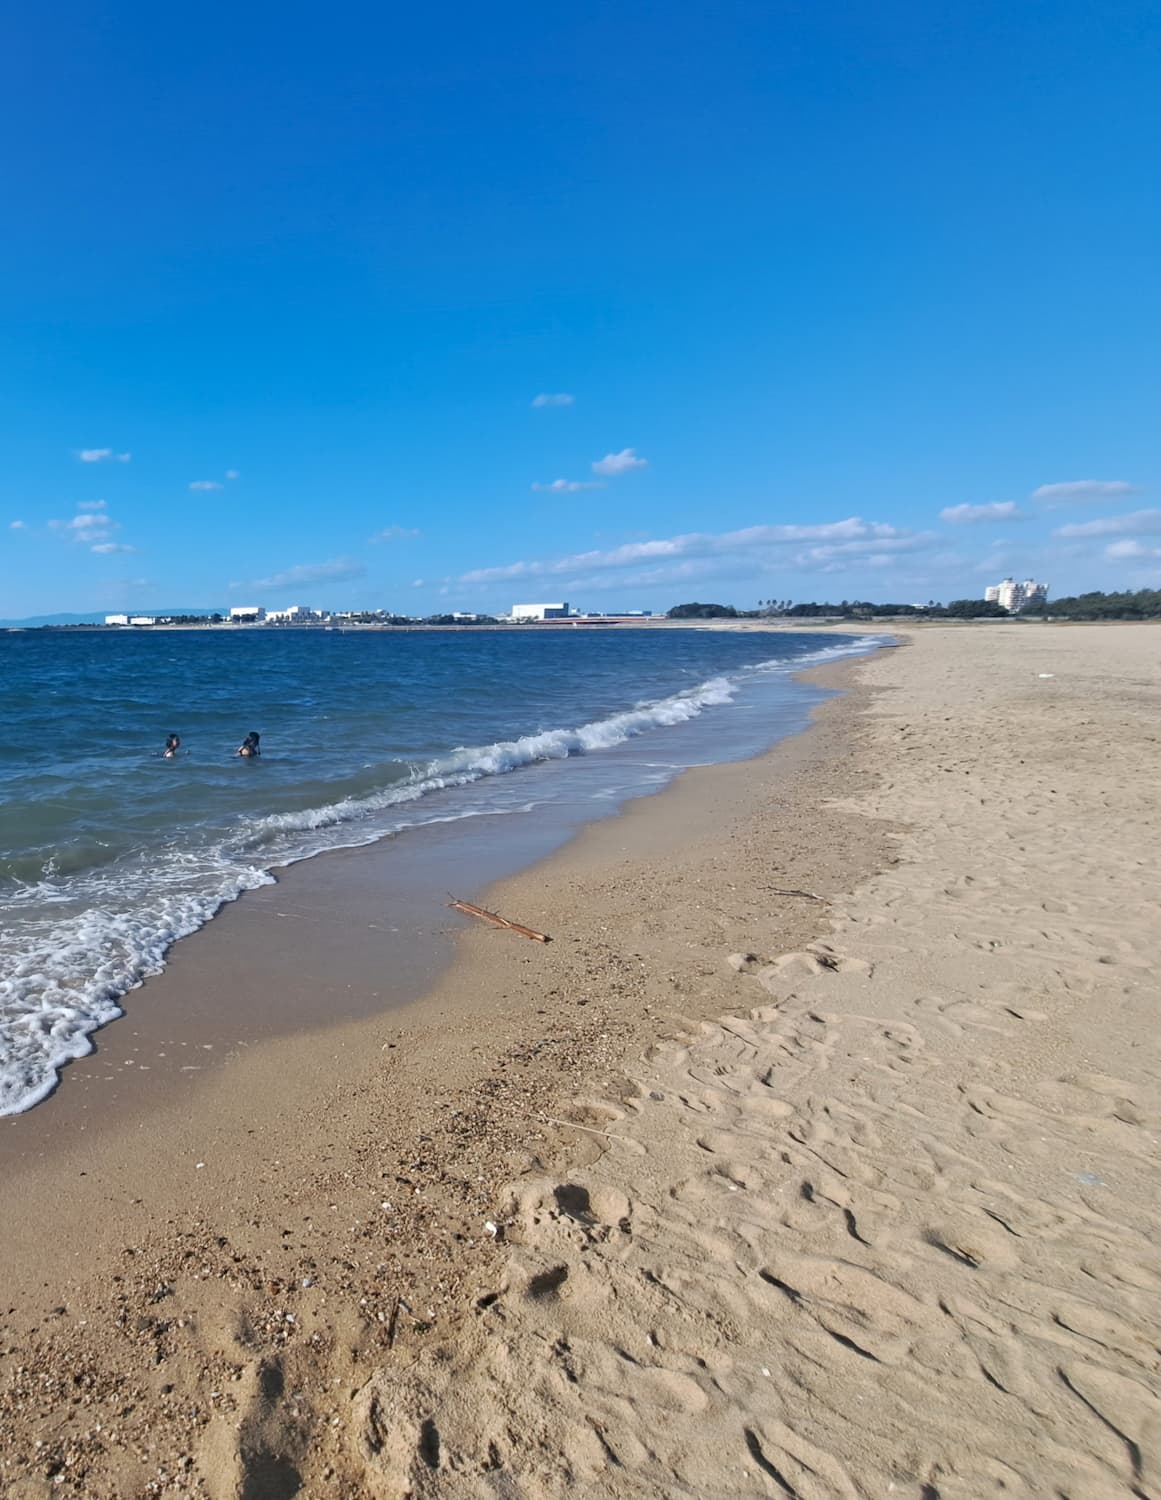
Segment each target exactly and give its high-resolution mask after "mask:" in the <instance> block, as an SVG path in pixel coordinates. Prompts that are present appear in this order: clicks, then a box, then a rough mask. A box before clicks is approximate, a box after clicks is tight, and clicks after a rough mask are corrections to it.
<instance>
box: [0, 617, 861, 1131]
mask: <svg viewBox="0 0 1161 1500" xmlns="http://www.w3.org/2000/svg"><path fill="white" fill-rule="evenodd" d="M877 644H879V643H878V641H876V640H875V638H874V637H861V638H859V639H857V640H853V641H843V642H839V643H836V644H835V645H834V646H830V647H826V648H824V649H822V650H820V651H816V652H812V653H809V654H804V655H802V656H798V657H795V658H792V659H786V658H779V659H777V660H774V661H770V662H764V663H759V664H758V665H757V666H751V667H745V668H742V669H740V670H739V671H737V672H736V673H735V674H734V675H733V676H732V677H724V676H721V677H714V678H711V679H710V680H709V681H707V682H703V683H700V684H699V685H698V686H696V687H693V688H691V689H689V690H687V691H685V692H682V693H677V694H674V695H673V696H671V697H668V698H663V699H660V700H658V701H656V702H652V703H641V704H638V705H637V706H636V707H635V708H632V709H629V710H626V711H624V712H622V713H617V714H612V715H610V716H608V717H607V718H604V719H597V720H593V721H592V722H590V723H586V724H582V725H580V726H578V727H576V728H563V729H559V728H558V729H547V730H542V731H540V732H538V733H536V734H528V735H524V736H522V737H520V738H519V739H514V740H506V741H500V742H498V743H496V744H492V745H486V746H475V747H461V748H459V749H456V750H453V751H451V752H450V753H448V754H446V755H443V756H439V757H437V758H435V759H433V760H431V761H429V762H426V763H421V764H417V765H414V766H413V767H412V768H411V771H410V774H408V775H405V777H404V779H401V780H399V781H396V782H395V783H394V784H392V785H390V786H388V787H385V788H383V789H381V790H379V791H376V792H372V793H370V794H368V795H366V796H362V797H347V798H342V799H340V800H339V801H337V802H334V803H330V804H326V805H323V806H320V807H313V808H307V809H305V810H301V811H293V812H285V813H276V814H269V815H267V816H265V817H261V818H257V819H254V820H252V821H251V822H249V823H247V824H246V825H244V826H243V828H242V829H241V830H239V832H238V833H237V834H235V835H234V836H233V837H232V838H230V839H227V840H221V841H219V842H218V843H216V844H207V845H206V846H205V847H201V848H190V847H186V846H182V845H177V844H175V845H174V846H173V847H171V848H170V849H169V850H168V851H166V857H165V858H164V859H159V858H158V857H157V854H156V851H155V852H154V854H153V856H152V857H150V858H149V859H148V860H145V859H142V860H141V862H140V864H139V865H138V866H134V867H132V868H125V867H123V866H107V867H105V868H104V869H102V870H100V871H93V872H90V873H89V874H88V875H85V876H82V877H78V878H75V879H70V880H68V881H65V882H63V883H61V884H59V885H58V884H54V883H53V882H52V881H50V880H45V881H43V882H38V883H37V884H36V885H31V884H30V885H25V886H22V887H19V888H17V889H16V890H15V891H10V892H9V894H8V897H7V898H6V900H7V905H8V906H9V908H14V907H19V908H20V911H21V921H20V923H19V932H18V936H16V937H12V938H11V940H10V936H9V934H8V932H0V964H2V969H0V973H2V975H3V977H2V978H0V1116H2V1115H12V1114H19V1113H20V1112H22V1111H24V1110H27V1109H30V1108H32V1106H33V1105H35V1104H37V1103H39V1102H40V1101H41V1100H42V1099H43V1098H44V1097H45V1096H46V1095H47V1094H49V1093H51V1092H52V1090H53V1088H54V1087H55V1085H56V1081H57V1074H58V1071H59V1069H60V1068H61V1067H63V1066H64V1064H65V1063H67V1062H69V1061H71V1060H73V1059H74V1058H79V1057H83V1056H84V1055H85V1054H86V1053H88V1052H90V1051H91V1050H92V1046H93V1044H92V1040H91V1037H92V1033H93V1032H95V1031H96V1030H98V1029H99V1028H100V1027H101V1026H104V1025H106V1024H107V1023H108V1022H109V1021H112V1020H114V1019H115V1018H116V1017H118V1016H119V1015H121V1014H122V1010H121V1007H120V1004H119V1003H118V1002H119V1001H120V999H121V997H122V996H123V995H125V994H126V993H127V992H128V991H130V990H133V989H135V988H137V987H138V986H139V985H141V984H142V983H143V982H144V981H145V980H146V979H147V978H149V977H150V976H151V975H155V974H158V973H160V972H161V970H162V969H163V968H164V966H165V957H166V954H167V952H168V950H169V948H170V947H171V946H172V945H173V943H175V942H176V941H177V940H178V939H179V938H182V937H186V936H188V935H189V934H190V933H193V932H195V931H197V929H198V928H199V927H202V926H204V925H205V923H206V922H207V921H209V920H210V918H211V917H212V916H213V915H214V913H215V912H216V911H218V910H219V909H220V908H221V907H222V906H223V905H225V904H226V903H227V902H230V901H233V900H234V899H236V898H237V897H238V896H239V895H241V894H242V892H243V891H247V890H254V889H256V888H257V887H259V886H262V885H269V884H271V883H272V882H273V877H272V876H271V875H270V873H269V868H268V866H272V865H285V864H290V863H293V862H294V861H296V860H301V859H308V858H310V857H311V856H313V855H316V854H319V853H322V852H324V851H325V850H327V849H333V848H341V847H349V846H353V845H358V844H364V843H370V842H374V841H375V840H377V839H380V838H382V837H384V836H385V835H388V834H390V833H392V832H396V831H398V830H399V829H401V828H403V827H406V826H408V825H409V824H414V823H416V822H436V821H438V822H446V821H451V820H454V819H457V818H460V817H473V816H479V815H480V813H481V809H480V808H479V807H476V808H467V807H465V808H463V809H461V810H458V811H452V812H450V813H449V812H448V810H447V808H446V806H445V805H443V804H441V805H440V806H439V807H438V808H436V807H434V806H433V807H432V809H431V811H430V813H429V814H428V815H426V816H413V815H410V814H408V813H407V812H406V809H407V808H408V806H409V805H411V804H415V803H419V802H421V800H422V799H423V798H425V797H427V796H429V795H430V794H432V793H436V792H442V791H447V790H449V789H455V788H457V787H464V786H467V785H469V784H472V783H475V782H479V781H482V780H484V779H485V778H488V777H494V776H501V775H505V774H507V773H509V772H512V771H517V770H519V769H520V768H522V767H525V766H530V765H533V764H536V763H539V762H545V761H557V760H565V759H567V758H569V757H571V756H581V755H591V754H594V753H599V752H601V751H604V750H609V749H612V748H614V747H616V746H618V745H622V744H624V743H625V742H626V741H628V740H630V739H633V738H634V737H636V736H638V735H642V734H646V733H648V732H650V731H653V730H661V729H665V728H667V727H672V726H674V725H680V724H684V723H688V722H689V721H690V720H693V719H696V718H697V717H699V716H700V715H701V714H702V713H704V712H705V711H706V710H707V709H711V708H715V707H719V706H722V705H726V704H729V703H731V702H732V701H733V699H734V697H735V695H736V694H737V692H738V691H739V688H740V687H741V686H742V685H743V684H744V683H745V682H746V680H747V679H750V678H752V677H753V676H754V675H756V674H763V673H769V674H777V675H789V674H790V673H793V672H797V671H800V670H802V669H804V668H808V667H811V666H815V665H818V664H820V663H821V662H824V661H828V660H832V659H834V658H836V657H841V656H849V655H853V654H860V653H862V652H865V651H866V650H868V649H870V648H871V647H873V646H875V645H877ZM673 769H674V770H676V769H678V768H677V767H674V768H673ZM651 785H654V786H655V785H656V778H655V777H654V778H651ZM532 806H533V804H530V803H527V802H524V801H521V802H519V803H518V804H515V805H512V804H509V805H508V807H507V808H506V809H505V810H507V811H521V812H526V811H528V810H529V809H530V807H532ZM486 810H489V809H485V811H486ZM30 918H31V920H30ZM7 925H8V924H5V926H7Z"/></svg>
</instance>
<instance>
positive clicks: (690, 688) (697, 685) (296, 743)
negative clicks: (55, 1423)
mask: <svg viewBox="0 0 1161 1500" xmlns="http://www.w3.org/2000/svg"><path fill="white" fill-rule="evenodd" d="M874 644H877V643H876V642H874V641H873V640H871V639H868V638H861V637H851V636H836V635H832V634H829V633H828V634H826V635H822V634H812V633H803V634H793V635H791V634H775V633H769V634H767V633H760V632H753V633H748V632H734V631H698V630H659V629H656V628H654V629H652V630H651V629H649V628H648V627H646V628H642V629H623V628H617V629H607V630H606V629H593V628H591V627H586V628H578V629H575V630H569V629H551V630H543V629H538V628H536V627H526V628H524V629H522V630H517V631H507V630H496V631H486V630H479V631H470V632H468V631H447V632H442V631H404V630H389V631H381V632H380V631H338V630H334V631H331V630H280V629H271V628H265V629H238V630H231V629H230V628H229V627H223V628H217V629H213V630H208V629H207V630H191V631H176V630H174V631H103V630H102V631H45V630H40V631H12V632H7V633H6V632H0V1115H4V1114H15V1113H18V1112H20V1111H22V1110H25V1109H28V1108H30V1107H31V1106H32V1105H34V1104H36V1103H37V1102H39V1101H40V1100H41V1099H43V1098H44V1097H45V1095H46V1094H48V1093H49V1092H51V1090H52V1088H53V1087H54V1086H55V1083H56V1080H57V1075H58V1070H59V1068H60V1067H61V1066H62V1065H63V1064H64V1063H66V1062H67V1061H69V1060H70V1059H71V1058H75V1057H79V1056H82V1055H83V1054H84V1053H86V1052H87V1051H89V1050H90V1048H91V1042H90V1040H89V1039H90V1037H91V1034H92V1033H93V1032H94V1031H95V1030H96V1029H97V1028H98V1027H100V1026H102V1025H104V1024H105V1023H106V1022H108V1021H111V1020H113V1019H115V1018H116V1017H117V1016H118V1015H120V1013H121V1012H120V1008H119V1005H118V1001H119V999H120V997H121V996H122V995H124V994H125V993H126V991H128V990H130V989H132V988H134V987H136V986H137V985H139V984H141V983H142V981H143V980H144V979H146V978H147V977H148V976H149V975H151V974H156V973H158V972H159V971H160V970H161V969H162V968H163V967H164V964H165V957H166V953H167V951H168V949H169V948H170V947H171V946H172V944H173V943H174V942H175V941H177V940H178V939H179V938H182V937H184V936H186V935H188V934H190V933H192V932H194V931H196V930H197V929H198V928H199V927H201V926H202V925H204V924H205V923H206V922H208V921H209V920H210V919H211V918H212V917H213V915H214V913H215V912H216V911H218V910H219V909H220V908H221V907H222V906H223V904H224V903H226V902H229V901H232V900H234V899H235V898H236V897H237V896H239V895H240V894H241V893H242V892H243V891H246V890H252V889H254V888H255V887H257V886H260V885H265V884H269V883H270V882H271V881H272V880H273V878H274V877H273V875H272V874H271V871H272V870H274V869H276V868H277V867H279V866H281V865H286V864H290V863H293V862H294V861H296V860H302V859H307V858H310V857H311V856H313V855H316V854H319V853H322V852H324V851H326V850H331V849H337V848H342V847H344V846H354V845H358V844H365V843H369V842H372V841H374V840H378V839H382V838H385V837H389V836H393V835H400V834H402V833H403V832H404V831H405V830H409V829H410V830H417V833H416V835H413V836H418V831H421V829H422V825H423V824H425V823H434V822H446V821H448V820H449V819H455V818H461V817H476V816H480V815H485V814H486V815H489V816H492V817H494V818H495V819H496V820H497V821H496V825H495V826H496V828H497V830H498V831H497V833H496V837H502V836H503V834H502V828H503V826H504V824H503V819H504V817H505V816H506V815H509V814H523V815H529V814H531V815H536V813H537V811H538V810H539V811H540V812H541V813H543V814H547V812H548V810H549V807H550V804H551V803H553V802H554V801H555V802H559V801H560V800H562V799H570V800H571V801H573V802H576V801H580V802H583V803H584V804H585V806H586V807H591V809H592V815H593V816H598V815H600V814H601V813H602V812H605V811H607V810H608V808H609V805H610V803H614V804H616V803H619V802H621V801H623V800H624V799H625V798H627V797H631V796H634V795H641V794H643V793H645V792H649V791H652V790H655V789H656V788H657V787H659V786H661V785H663V784H664V783H665V782H666V781H667V780H669V779H671V778H672V776H673V775H674V774H676V772H677V771H679V770H680V769H682V768H683V767H685V766H688V765H692V764H699V763H705V762H711V761H717V760H724V759H733V758H740V757H742V756H746V755H753V754H757V753H758V752H759V751H761V750H762V749H764V748H765V747H766V746H768V745H769V744H771V743H773V741H775V740H776V739H778V738H779V737H780V736H781V735H783V734H786V733H789V732H792V731H793V730H796V729H798V728H800V727H802V724H803V723H804V722H805V717H806V713H807V711H808V708H809V706H810V704H811V703H812V702H814V701H817V697H818V694H817V693H813V692H811V691H810V690H807V689H805V688H803V687H802V686H801V685H799V684H796V683H794V682H793V681H792V679H791V674H792V673H793V672H795V671H797V670H798V669H800V668H803V667H808V666H811V665H813V664H816V663H821V662H823V661H826V660H831V659H834V658H835V657H838V656H842V655H847V654H853V653H857V652H860V651H864V650H868V649H870V648H871V647H872V646H873V645H874ZM250 730H257V731H258V732H259V733H260V735H261V736H262V755H261V757H260V758H259V759H257V760H244V759H240V758H239V757H238V756H237V755H236V754H235V752H236V750H237V747H238V745H239V744H240V743H241V741H242V739H243V737H244V736H245V734H246V733H247V732H248V731H250ZM171 731H173V732H176V733H178V734H180V736H181V740H182V745H181V750H180V752H179V754H178V755H177V756H176V757H175V758H174V759H171V760H167V759H165V758H164V757H163V755H162V750H163V748H164V745H165V739H166V735H167V734H168V733H170V732H171ZM548 767H554V768H555V769H554V771H553V772H552V773H551V774H548V773H546V768H548ZM399 848H400V857H401V859H405V858H406V845H405V841H403V840H401V841H400V845H399Z"/></svg>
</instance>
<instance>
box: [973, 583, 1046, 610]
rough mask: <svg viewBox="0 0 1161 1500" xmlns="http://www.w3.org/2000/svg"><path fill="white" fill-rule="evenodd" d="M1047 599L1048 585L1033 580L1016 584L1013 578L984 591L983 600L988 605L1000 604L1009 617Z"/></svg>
mask: <svg viewBox="0 0 1161 1500" xmlns="http://www.w3.org/2000/svg"><path fill="white" fill-rule="evenodd" d="M1047 598H1048V585H1047V584H1046V583H1037V582H1036V580H1035V579H1034V578H1025V579H1024V581H1023V583H1017V582H1016V580H1015V579H1014V578H1004V579H1002V580H1001V581H1000V582H999V583H994V584H992V585H991V586H990V587H989V588H986V589H985V590H984V599H985V600H986V601H987V603H989V604H1000V605H1003V607H1004V608H1005V609H1006V610H1007V611H1008V613H1009V614H1010V615H1018V614H1019V613H1020V611H1021V610H1022V609H1027V608H1028V606H1029V605H1030V604H1035V603H1038V602H1039V601H1040V600H1042V599H1047Z"/></svg>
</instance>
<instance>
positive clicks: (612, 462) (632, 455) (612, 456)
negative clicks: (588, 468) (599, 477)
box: [593, 448, 649, 474]
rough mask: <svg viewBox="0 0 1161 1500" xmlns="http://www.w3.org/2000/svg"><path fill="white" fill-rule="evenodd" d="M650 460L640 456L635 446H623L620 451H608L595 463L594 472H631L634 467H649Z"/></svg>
mask: <svg viewBox="0 0 1161 1500" xmlns="http://www.w3.org/2000/svg"><path fill="white" fill-rule="evenodd" d="M648 467H649V460H648V459H646V458H638V457H637V450H636V449H635V448H622V449H621V451H620V453H606V454H605V456H604V458H598V459H597V460H596V462H595V463H594V464H593V473H594V474H631V473H632V472H633V470H634V469H647V468H648Z"/></svg>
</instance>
